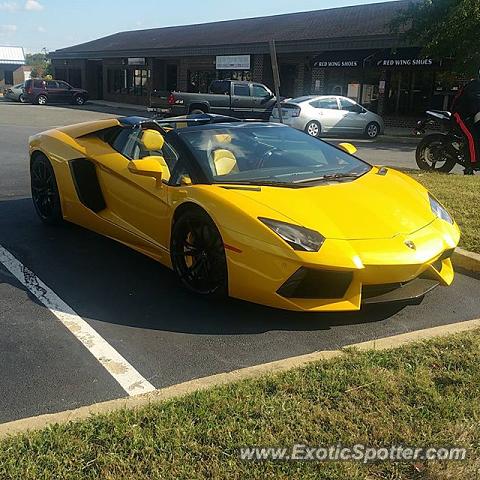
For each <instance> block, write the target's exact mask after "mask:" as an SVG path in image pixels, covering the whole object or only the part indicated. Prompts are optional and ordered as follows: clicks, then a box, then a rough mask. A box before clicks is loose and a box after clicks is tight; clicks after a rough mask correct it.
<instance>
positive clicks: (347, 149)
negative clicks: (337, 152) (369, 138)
mask: <svg viewBox="0 0 480 480" xmlns="http://www.w3.org/2000/svg"><path fill="white" fill-rule="evenodd" d="M338 146H339V147H340V148H341V149H342V150H344V151H345V152H347V153H348V154H350V155H353V154H354V153H356V152H357V147H355V145H352V144H351V143H340V144H339V145H338Z"/></svg>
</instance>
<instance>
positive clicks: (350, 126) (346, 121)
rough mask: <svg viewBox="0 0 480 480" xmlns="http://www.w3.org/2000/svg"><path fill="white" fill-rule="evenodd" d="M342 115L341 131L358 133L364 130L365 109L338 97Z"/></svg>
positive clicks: (351, 101) (347, 99)
mask: <svg viewBox="0 0 480 480" xmlns="http://www.w3.org/2000/svg"><path fill="white" fill-rule="evenodd" d="M338 102H339V105H340V112H341V114H342V122H341V125H342V130H345V131H348V132H352V133H360V132H363V131H364V130H365V127H366V123H365V115H364V112H365V109H363V108H362V106H361V105H359V104H358V103H356V102H354V101H353V100H350V99H349V98H345V97H338Z"/></svg>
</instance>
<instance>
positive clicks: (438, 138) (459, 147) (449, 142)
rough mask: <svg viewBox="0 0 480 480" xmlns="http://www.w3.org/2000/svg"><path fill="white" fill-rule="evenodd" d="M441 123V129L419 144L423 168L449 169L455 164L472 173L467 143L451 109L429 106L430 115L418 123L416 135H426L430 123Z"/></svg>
mask: <svg viewBox="0 0 480 480" xmlns="http://www.w3.org/2000/svg"><path fill="white" fill-rule="evenodd" d="M438 125H440V127H441V131H440V132H438V133H432V134H429V135H427V136H426V137H425V138H423V139H422V141H421V142H420V143H419V144H418V147H417V153H416V160H417V165H418V167H419V168H420V169H421V170H430V171H437V172H442V173H449V172H451V171H452V170H453V168H454V167H455V165H456V164H458V165H460V166H462V167H464V168H465V173H473V172H472V166H471V163H470V154H469V150H468V143H467V140H466V138H465V136H464V135H463V133H462V131H461V130H460V127H459V126H458V124H457V122H456V121H455V119H454V117H453V115H452V114H451V113H450V112H442V111H439V110H429V111H428V112H427V118H426V119H425V120H422V121H420V122H418V123H417V126H416V127H415V129H414V133H415V135H419V136H420V135H424V134H425V130H426V129H427V127H429V126H437V128H438Z"/></svg>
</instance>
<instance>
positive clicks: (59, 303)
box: [0, 245, 155, 396]
mask: <svg viewBox="0 0 480 480" xmlns="http://www.w3.org/2000/svg"><path fill="white" fill-rule="evenodd" d="M0 263H1V264H3V265H4V266H5V268H6V269H7V270H8V271H10V273H12V275H14V276H15V277H16V278H17V279H18V280H19V281H20V283H22V284H23V285H24V286H25V287H26V288H27V289H28V290H29V291H30V292H31V293H32V294H33V295H35V297H36V298H37V299H38V300H39V301H40V302H42V303H43V305H44V306H45V307H46V308H48V310H50V311H51V312H52V313H53V314H54V315H55V316H56V317H57V318H58V320H60V321H61V322H62V323H63V325H65V327H66V328H67V329H68V330H70V332H71V333H72V334H73V335H75V337H76V338H77V339H78V340H80V342H82V344H83V345H84V346H85V348H87V349H88V351H89V352H90V353H91V354H92V355H93V356H94V357H95V358H96V359H97V360H98V361H99V362H100V363H101V364H102V365H103V366H104V367H105V369H106V370H107V371H108V373H110V375H111V376H112V377H113V378H114V379H115V380H116V381H117V382H118V383H119V384H120V385H121V387H122V388H123V389H124V390H125V391H126V392H127V393H128V394H129V395H131V396H134V395H139V394H142V393H147V392H151V391H153V390H155V387H154V386H153V385H152V384H151V383H150V382H149V381H148V380H146V379H145V378H144V377H142V375H140V373H139V372H138V371H137V370H136V369H135V368H134V367H133V366H132V365H130V363H128V362H127V360H125V358H123V357H122V355H120V353H118V352H117V351H116V350H115V349H114V348H113V347H112V346H111V345H110V344H109V343H108V342H107V341H106V340H105V339H104V338H103V337H102V336H101V335H99V334H98V333H97V332H96V331H95V330H94V329H93V328H92V327H91V326H90V325H89V324H88V323H87V322H86V321H85V320H83V319H82V318H81V317H80V316H79V315H78V314H77V313H76V312H75V311H74V310H73V309H72V308H70V307H69V306H68V305H67V304H66V303H65V302H64V301H63V300H62V299H61V298H60V297H59V296H58V295H57V294H56V293H55V292H54V291H53V290H51V289H50V288H49V287H47V285H45V284H44V283H43V282H42V281H41V280H40V279H39V278H38V277H37V276H36V275H35V274H34V273H33V272H31V271H30V270H29V269H28V268H27V267H26V266H25V265H23V264H22V263H21V262H19V261H18V260H17V259H16V258H15V257H14V256H13V255H12V254H11V253H10V252H9V251H8V250H6V249H5V248H3V247H2V246H1V245H0Z"/></svg>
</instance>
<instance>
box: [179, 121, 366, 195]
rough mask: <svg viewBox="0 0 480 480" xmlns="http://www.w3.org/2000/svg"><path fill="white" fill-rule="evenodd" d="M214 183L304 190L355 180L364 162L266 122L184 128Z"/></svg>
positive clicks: (289, 129)
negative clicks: (325, 183) (323, 183)
mask: <svg viewBox="0 0 480 480" xmlns="http://www.w3.org/2000/svg"><path fill="white" fill-rule="evenodd" d="M181 137H182V138H183V139H184V140H185V141H186V142H187V144H188V145H189V147H190V149H191V150H192V152H193V153H194V155H195V157H196V158H197V161H198V162H199V164H200V166H201V167H202V168H203V170H204V171H205V173H206V175H207V178H209V179H210V181H211V182H212V183H246V184H259V185H262V184H263V185H270V184H273V185H279V186H280V185H283V186H308V185H306V184H308V183H318V182H322V181H326V180H340V179H343V178H345V179H354V178H355V177H358V176H360V175H363V174H364V173H366V172H368V171H369V170H370V169H371V167H370V165H368V164H367V163H365V162H363V161H361V160H359V159H358V158H356V157H353V156H351V155H349V154H347V153H345V152H343V151H342V150H339V149H338V148H335V147H333V146H332V145H329V144H328V143H325V142H323V141H319V140H318V139H315V138H313V137H310V136H309V135H307V134H305V133H304V132H301V131H298V130H295V129H293V128H289V127H279V126H275V125H266V124H247V123H246V124H244V125H241V126H238V125H237V126H235V127H230V126H218V127H217V126H215V128H205V129H192V130H188V131H186V130H183V131H182V133H181Z"/></svg>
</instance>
